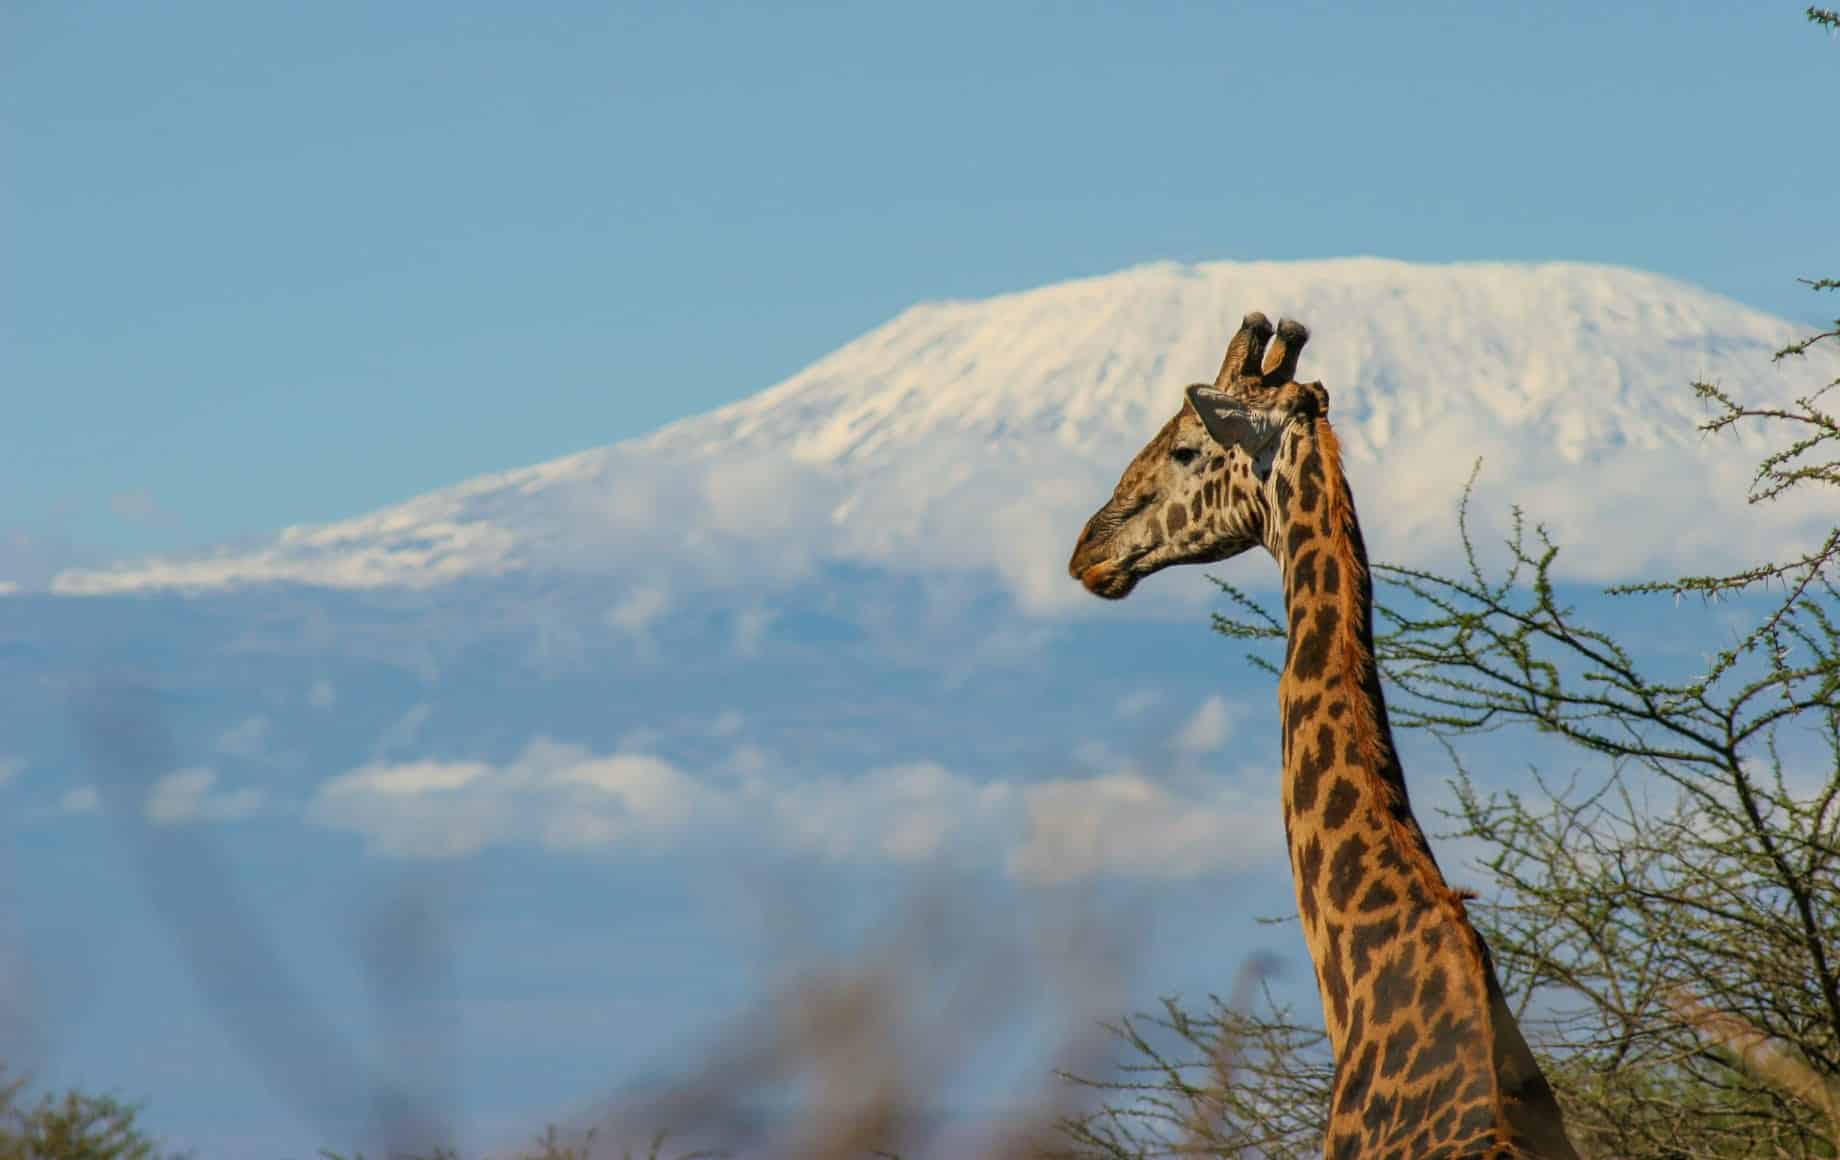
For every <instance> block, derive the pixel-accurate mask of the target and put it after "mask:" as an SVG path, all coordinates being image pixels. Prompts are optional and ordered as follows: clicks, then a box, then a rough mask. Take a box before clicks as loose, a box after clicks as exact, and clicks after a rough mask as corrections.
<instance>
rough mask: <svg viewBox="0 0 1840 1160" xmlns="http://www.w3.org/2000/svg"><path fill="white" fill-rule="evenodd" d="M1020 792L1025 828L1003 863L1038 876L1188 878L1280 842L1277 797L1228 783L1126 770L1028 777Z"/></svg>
mask: <svg viewBox="0 0 1840 1160" xmlns="http://www.w3.org/2000/svg"><path fill="white" fill-rule="evenodd" d="M1023 796H1024V800H1025V802H1026V806H1027V812H1028V833H1027V835H1026V837H1025V839H1024V841H1023V842H1022V844H1021V846H1020V847H1019V848H1018V849H1016V850H1015V851H1014V852H1013V853H1012V854H1011V855H1010V858H1009V870H1010V873H1011V875H1012V876H1014V877H1015V878H1017V879H1019V880H1021V881H1024V882H1028V883H1033V884H1037V885H1054V884H1057V883H1062V882H1068V881H1071V880H1074V879H1079V878H1085V877H1089V876H1091V875H1095V874H1103V873H1122V874H1132V875H1142V876H1147V877H1153V878H1189V877H1194V876H1196V875H1200V874H1206V873H1212V872H1219V871H1226V870H1233V869H1244V868H1246V867H1248V866H1251V865H1253V864H1255V863H1257V862H1259V861H1261V860H1263V859H1264V858H1266V857H1268V856H1270V855H1271V854H1272V853H1274V852H1275V851H1278V850H1281V849H1282V848H1283V842H1282V834H1281V832H1280V830H1279V827H1278V825H1277V822H1276V820H1275V819H1276V818H1277V817H1278V807H1277V804H1276V803H1275V802H1271V801H1267V800H1260V799H1255V798H1252V797H1249V796H1247V795H1245V794H1243V793H1241V792H1239V791H1237V790H1236V789H1234V788H1233V787H1232V786H1230V785H1229V786H1224V787H1221V788H1218V789H1216V790H1215V791H1213V792H1212V793H1208V794H1204V795H1201V796H1198V797H1192V798H1187V797H1181V796H1178V795H1176V794H1174V793H1172V792H1170V791H1169V790H1168V789H1166V788H1164V787H1162V786H1159V785H1156V784H1154V783H1152V782H1150V781H1148V780H1146V779H1145V778H1143V777H1142V776H1140V775H1137V774H1134V773H1124V774H1115V775H1111V776H1106V777H1094V778H1083V779H1079V780H1066V781H1051V782H1046V783H1043V784H1040V785H1032V786H1029V787H1028V788H1027V789H1025V790H1024V791H1023Z"/></svg>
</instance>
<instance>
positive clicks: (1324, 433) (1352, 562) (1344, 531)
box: [1314, 415, 1537, 1124]
mask: <svg viewBox="0 0 1840 1160" xmlns="http://www.w3.org/2000/svg"><path fill="white" fill-rule="evenodd" d="M1314 426H1315V436H1316V443H1317V448H1318V451H1319V453H1320V455H1321V456H1322V463H1323V485H1324V486H1323V491H1324V494H1325V497H1326V503H1327V505H1328V507H1327V511H1326V513H1325V514H1326V516H1327V524H1328V527H1329V529H1330V533H1331V547H1332V549H1333V551H1334V554H1335V559H1336V561H1337V563H1339V564H1340V565H1341V568H1342V574H1343V576H1344V577H1345V578H1346V579H1345V581H1344V583H1343V584H1342V586H1341V591H1340V593H1339V594H1338V601H1337V603H1338V607H1337V611H1338V612H1340V613H1341V617H1340V630H1339V639H1338V640H1337V642H1336V648H1337V649H1338V651H1339V652H1340V654H1341V661H1342V665H1343V672H1344V673H1346V674H1347V678H1346V679H1348V680H1351V681H1354V682H1356V683H1357V685H1358V686H1365V685H1366V684H1367V682H1368V681H1369V680H1370V678H1374V667H1375V661H1374V656H1373V651H1372V649H1371V648H1370V647H1369V646H1368V645H1367V643H1366V642H1365V641H1364V640H1363V639H1362V633H1361V631H1360V626H1361V625H1362V624H1363V623H1366V622H1367V615H1368V614H1367V611H1366V610H1363V609H1362V608H1361V606H1360V602H1361V596H1360V593H1361V590H1362V586H1363V585H1367V586H1368V587H1367V591H1368V594H1369V596H1368V602H1369V607H1370V608H1371V604H1372V591H1373V589H1372V587H1371V569H1370V568H1369V567H1368V564H1367V555H1366V552H1365V551H1364V550H1363V548H1362V547H1361V542H1360V538H1359V535H1358V531H1357V529H1358V528H1359V526H1360V525H1359V523H1358V522H1357V520H1356V518H1355V510H1354V493H1353V491H1352V490H1351V489H1350V487H1349V484H1348V477H1347V475H1346V474H1345V473H1344V471H1343V469H1342V447H1341V442H1340V440H1338V439H1337V438H1336V434H1335V428H1334V427H1332V426H1330V424H1329V417H1328V416H1327V415H1318V416H1317V417H1316V420H1315V423H1314ZM1374 691H1375V696H1374V697H1371V698H1370V697H1367V696H1355V697H1351V698H1350V701H1351V702H1352V704H1353V706H1354V728H1355V731H1356V733H1357V737H1356V739H1355V743H1356V744H1357V745H1358V746H1359V747H1360V752H1361V756H1362V757H1363V758H1364V759H1365V760H1366V761H1367V762H1368V769H1369V770H1371V771H1374V772H1375V774H1376V775H1377V774H1378V771H1379V770H1381V769H1382V768H1384V765H1385V762H1387V761H1388V760H1389V756H1390V760H1392V761H1394V762H1397V761H1398V755H1397V752H1396V751H1395V752H1394V753H1392V754H1391V755H1389V753H1388V749H1389V748H1391V746H1390V739H1389V738H1388V736H1387V731H1386V730H1385V728H1384V727H1383V726H1382V725H1381V723H1380V719H1379V716H1378V713H1377V707H1378V705H1379V700H1378V693H1379V688H1378V680H1377V678H1375V679H1374ZM1376 780H1379V779H1378V778H1376ZM1383 784H1384V783H1383ZM1401 785H1403V782H1402V783H1401ZM1386 791H1387V793H1388V794H1390V795H1398V796H1400V797H1402V798H1403V795H1404V792H1405V791H1404V790H1403V788H1399V787H1395V786H1392V785H1386ZM1384 813H1385V820H1384V823H1383V824H1385V825H1386V826H1387V828H1388V829H1389V830H1391V831H1392V833H1393V838H1394V841H1395V842H1397V843H1398V846H1397V848H1398V850H1399V856H1400V857H1401V858H1402V859H1404V860H1407V861H1411V862H1418V863H1420V864H1421V865H1422V866H1423V868H1424V869H1426V870H1429V871H1430V873H1429V874H1428V875H1426V877H1427V878H1429V880H1430V881H1431V882H1434V883H1438V884H1440V886H1441V889H1438V890H1435V891H1433V894H1434V895H1435V896H1436V897H1435V902H1436V903H1437V905H1438V906H1439V908H1440V909H1441V910H1443V911H1444V912H1445V914H1446V915H1447V916H1448V918H1449V919H1450V920H1451V921H1452V922H1453V923H1454V924H1455V929H1456V930H1457V931H1459V932H1462V933H1464V934H1467V935H1468V937H1459V938H1457V939H1455V940H1454V942H1455V944H1456V945H1455V946H1453V947H1451V948H1450V949H1451V950H1453V951H1454V952H1455V953H1457V954H1459V955H1462V956H1463V957H1464V958H1466V959H1469V960H1471V961H1472V962H1473V963H1474V965H1475V970H1476V972H1477V974H1479V975H1481V976H1483V977H1488V975H1489V972H1488V971H1487V970H1486V969H1485V966H1486V962H1487V951H1486V950H1485V949H1484V946H1483V943H1482V941H1481V937H1480V936H1479V935H1477V934H1476V933H1475V927H1474V926H1473V925H1472V924H1471V923H1470V921H1469V909H1468V907H1467V906H1466V905H1465V900H1466V899H1469V898H1474V897H1476V894H1475V892H1474V891H1471V890H1456V889H1452V888H1451V886H1450V885H1449V883H1448V882H1446V881H1445V880H1444V876H1443V873H1442V872H1441V871H1439V870H1438V868H1437V863H1436V862H1435V861H1434V860H1433V859H1432V858H1431V856H1430V854H1429V852H1428V851H1427V850H1426V848H1425V847H1424V845H1423V844H1422V843H1423V837H1422V834H1414V833H1412V832H1411V831H1410V829H1409V828H1408V827H1407V825H1406V823H1405V821H1404V820H1403V819H1402V818H1401V817H1400V816H1399V814H1398V813H1396V812H1395V811H1393V810H1386V811H1384ZM1408 813H1409V811H1408ZM1472 977H1474V976H1472ZM1479 998H1480V999H1481V1002H1479V1003H1478V1004H1477V1005H1476V1006H1477V1018H1478V1019H1479V1021H1480V1024H1481V1025H1480V1026H1479V1027H1478V1029H1477V1030H1478V1031H1479V1032H1480V1034H1481V1036H1482V1038H1483V1041H1484V1042H1486V1043H1488V1044H1490V1045H1491V1047H1490V1051H1491V1054H1492V1055H1498V1054H1499V1052H1500V1050H1501V1045H1500V1041H1499V1040H1498V1038H1497V1033H1498V1028H1497V1027H1496V1020H1495V1012H1494V1009H1493V1008H1494V1002H1495V997H1494V996H1490V995H1488V994H1484V995H1481V996H1479ZM1536 1068H1537V1065H1536ZM1493 1087H1494V1092H1493V1102H1494V1104H1495V1115H1496V1122H1497V1123H1503V1124H1505V1123H1508V1122H1509V1116H1508V1108H1507V1099H1508V1093H1507V1092H1506V1091H1504V1090H1503V1089H1502V1087H1501V1085H1500V1084H1499V1083H1496V1084H1495V1085H1493Z"/></svg>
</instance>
